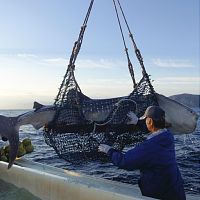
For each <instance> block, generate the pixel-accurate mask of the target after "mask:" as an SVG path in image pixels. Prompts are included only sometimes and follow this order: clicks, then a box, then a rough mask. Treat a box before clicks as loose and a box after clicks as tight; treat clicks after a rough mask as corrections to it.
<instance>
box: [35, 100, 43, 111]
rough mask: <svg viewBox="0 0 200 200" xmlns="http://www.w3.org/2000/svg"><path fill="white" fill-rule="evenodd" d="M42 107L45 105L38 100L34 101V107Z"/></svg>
mask: <svg viewBox="0 0 200 200" xmlns="http://www.w3.org/2000/svg"><path fill="white" fill-rule="evenodd" d="M42 107H43V105H42V104H40V103H38V102H37V101H34V103H33V109H35V110H38V109H40V108H42Z"/></svg>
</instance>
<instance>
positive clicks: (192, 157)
mask: <svg viewBox="0 0 200 200" xmlns="http://www.w3.org/2000/svg"><path fill="white" fill-rule="evenodd" d="M195 111H196V112H197V113H198V114H200V109H195ZM25 112H27V110H0V115H5V116H17V115H19V114H22V113H25ZM24 138H30V139H31V140H32V143H33V145H34V148H35V149H34V152H32V153H30V154H26V155H25V156H24V157H25V158H27V159H30V160H33V161H36V162H40V163H43V164H48V165H51V166H55V167H59V168H64V169H69V170H74V171H77V172H81V173H84V174H88V175H91V176H93V177H101V178H105V179H110V180H113V181H119V182H124V183H129V184H133V185H135V184H137V180H138V178H139V171H132V172H129V171H126V170H122V169H118V168H117V167H115V166H113V164H112V163H101V162H98V161H92V162H88V163H84V164H82V165H75V164H72V163H69V162H66V161H65V160H63V159H60V158H59V157H58V156H57V154H56V153H55V151H54V150H53V148H51V147H49V146H48V145H47V144H46V143H45V141H44V138H43V134H42V131H36V130H35V129H34V128H33V127H32V126H30V125H27V126H22V127H21V128H20V140H23V139H24ZM4 145H7V144H6V143H5V142H3V141H0V147H1V146H4ZM175 145H176V157H177V162H178V165H179V168H180V171H181V174H182V177H183V179H184V187H185V192H186V194H192V195H194V196H197V197H199V196H200V119H199V120H198V124H197V128H196V130H195V131H194V132H193V133H191V134H189V135H180V136H175Z"/></svg>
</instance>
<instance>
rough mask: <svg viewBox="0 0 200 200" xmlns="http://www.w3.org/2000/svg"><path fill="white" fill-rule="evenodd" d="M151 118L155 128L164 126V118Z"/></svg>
mask: <svg viewBox="0 0 200 200" xmlns="http://www.w3.org/2000/svg"><path fill="white" fill-rule="evenodd" d="M152 120H153V124H154V126H155V127H156V128H165V119H164V118H163V119H159V120H154V119H152Z"/></svg>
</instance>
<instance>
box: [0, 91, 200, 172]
mask: <svg viewBox="0 0 200 200" xmlns="http://www.w3.org/2000/svg"><path fill="white" fill-rule="evenodd" d="M156 98H157V101H158V104H159V106H160V107H161V108H162V109H163V110H165V115H166V124H168V126H169V129H170V130H171V131H172V133H173V134H177V135H181V134H189V133H192V132H193V131H194V130H195V129H196V125H197V120H198V118H199V116H198V115H197V113H196V112H195V111H193V110H192V109H190V108H188V107H187V106H184V105H182V104H180V103H178V102H176V101H174V100H171V99H170V98H168V97H165V96H164V95H161V94H157V93H156ZM56 112H57V107H56V106H54V105H50V106H45V105H42V104H40V103H38V102H34V105H33V110H31V111H29V112H26V113H24V114H21V115H19V116H16V117H5V116H2V115H0V136H1V137H2V138H4V139H5V138H7V139H8V141H9V144H10V145H9V147H10V151H9V164H8V169H9V168H10V167H11V166H12V165H13V163H14V161H15V159H16V156H17V151H18V144H19V128H20V126H22V125H28V124H30V125H32V126H33V127H34V128H35V129H36V130H39V129H40V128H42V127H44V126H45V125H47V124H49V123H50V122H52V121H53V119H54V117H55V115H56ZM98 114H99V113H90V114H89V115H90V117H91V116H96V115H98ZM102 115H105V113H102Z"/></svg>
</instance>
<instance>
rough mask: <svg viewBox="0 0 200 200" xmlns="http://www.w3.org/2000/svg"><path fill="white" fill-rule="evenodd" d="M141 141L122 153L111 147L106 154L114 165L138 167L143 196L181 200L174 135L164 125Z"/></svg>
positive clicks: (124, 167)
mask: <svg viewBox="0 0 200 200" xmlns="http://www.w3.org/2000/svg"><path fill="white" fill-rule="evenodd" d="M151 135H152V136H153V135H155V136H153V137H151V138H149V139H148V138H147V140H145V141H144V142H143V143H141V144H139V145H138V146H136V147H135V148H133V149H131V150H129V151H127V152H126V153H125V154H123V153H121V152H119V151H117V150H115V149H110V150H109V151H108V153H107V154H108V155H109V156H110V157H111V159H112V162H113V164H114V165H116V166H118V167H119V168H123V169H126V170H135V169H139V170H140V180H139V181H138V184H139V187H140V190H141V192H142V194H143V195H144V196H149V197H153V198H157V199H166V200H184V199H185V193H184V188H183V181H182V178H181V174H180V172H179V169H178V166H177V163H176V158H175V147H174V137H173V135H172V134H171V133H170V132H169V131H168V130H167V129H163V130H162V131H161V132H160V133H159V134H154V133H153V134H151Z"/></svg>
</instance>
